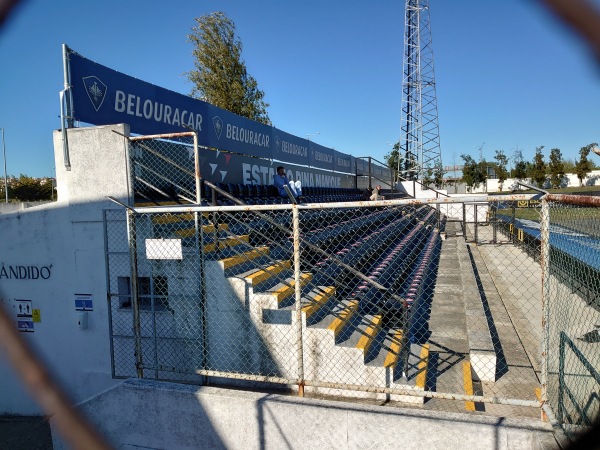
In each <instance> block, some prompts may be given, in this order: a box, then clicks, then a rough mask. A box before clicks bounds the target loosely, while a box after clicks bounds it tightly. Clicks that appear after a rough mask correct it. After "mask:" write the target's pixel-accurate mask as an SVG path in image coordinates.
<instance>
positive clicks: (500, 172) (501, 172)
mask: <svg viewBox="0 0 600 450" xmlns="http://www.w3.org/2000/svg"><path fill="white" fill-rule="evenodd" d="M494 159H495V160H496V176H497V177H498V184H499V186H498V187H499V188H500V190H502V185H503V184H504V182H505V181H506V179H507V178H508V175H509V174H508V170H507V169H506V165H507V164H508V157H507V156H506V155H505V154H504V150H496V155H495V156H494Z"/></svg>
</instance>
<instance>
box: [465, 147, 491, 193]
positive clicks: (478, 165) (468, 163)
mask: <svg viewBox="0 0 600 450" xmlns="http://www.w3.org/2000/svg"><path fill="white" fill-rule="evenodd" d="M460 157H461V158H462V159H463V161H464V164H463V176H462V180H463V182H464V183H465V184H466V185H467V187H468V188H469V190H472V189H475V188H477V187H479V185H480V184H482V183H485V180H487V170H486V166H487V163H486V161H485V159H484V160H482V161H480V162H477V161H475V160H474V159H473V157H472V156H471V155H460Z"/></svg>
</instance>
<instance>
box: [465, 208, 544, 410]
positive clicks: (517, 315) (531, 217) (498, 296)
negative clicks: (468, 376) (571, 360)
mask: <svg viewBox="0 0 600 450" xmlns="http://www.w3.org/2000/svg"><path fill="white" fill-rule="evenodd" d="M465 216H466V240H467V243H468V245H467V252H468V260H469V261H470V264H466V265H465V266H470V267H468V270H469V272H470V273H472V276H473V279H474V284H473V283H472V282H471V283H469V282H468V280H465V281H464V282H465V283H466V284H465V305H466V308H467V314H466V327H467V333H468V334H467V336H468V344H469V347H470V358H469V359H470V360H469V364H470V368H471V370H472V376H473V387H474V389H475V391H478V392H480V393H481V394H482V395H484V396H500V397H506V398H515V399H523V400H528V401H531V402H535V401H536V400H540V399H541V380H542V375H541V372H542V359H541V358H542V354H541V345H542V340H543V325H542V284H541V281H542V269H541V265H540V222H541V216H540V202H539V201H538V200H518V201H517V200H508V199H498V200H494V201H491V202H482V203H467V204H466V205H465ZM476 406H478V405H476ZM479 406H480V407H479V408H477V409H482V410H483V409H485V410H486V411H488V412H491V413H504V411H505V408H504V407H502V406H497V405H493V404H486V405H479ZM511 414H517V415H520V414H525V415H528V414H534V415H535V414H537V412H536V411H535V410H534V409H531V408H530V409H525V410H515V409H514V408H513V410H512V411H511Z"/></svg>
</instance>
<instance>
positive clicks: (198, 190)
mask: <svg viewBox="0 0 600 450" xmlns="http://www.w3.org/2000/svg"><path fill="white" fill-rule="evenodd" d="M194 169H195V170H194V174H195V179H196V204H198V205H199V204H201V203H202V189H201V186H200V182H201V179H202V174H201V173H200V154H199V152H198V133H196V132H194Z"/></svg>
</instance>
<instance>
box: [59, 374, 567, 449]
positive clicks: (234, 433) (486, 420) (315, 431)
mask: <svg viewBox="0 0 600 450" xmlns="http://www.w3.org/2000/svg"><path fill="white" fill-rule="evenodd" d="M79 409H80V410H81V411H82V412H83V413H84V414H85V415H86V416H87V417H88V418H89V420H90V421H92V423H93V424H94V425H95V426H96V427H97V429H98V430H99V431H100V432H101V433H102V434H103V435H104V436H105V437H106V438H107V440H108V441H109V442H110V443H111V444H112V445H113V446H114V448H116V449H134V448H135V449H140V448H141V449H151V448H152V449H156V448H168V449H170V450H177V449H199V448H227V449H244V450H249V449H261V450H264V449H280V448H302V449H313V448H314V449H371V448H373V449H375V448H377V449H384V448H402V449H419V450H420V449H444V450H446V449H451V448H477V449H494V450H502V449H511V450H516V449H540V448H548V449H549V448H555V445H556V444H555V441H554V438H553V436H552V431H551V428H550V426H549V425H548V424H544V423H542V422H539V421H537V420H531V419H507V418H495V417H489V416H481V415H467V414H458V413H440V412H430V411H421V410H417V409H405V408H396V407H383V406H369V405H357V404H350V403H341V402H336V401H325V400H316V399H309V398H298V397H294V396H283V395H274V394H265V393H259V392H242V391H235V390H226V389H219V388H212V387H200V388H198V387H194V386H183V385H176V384H168V383H159V382H153V381H147V380H134V379H132V380H128V381H125V382H123V383H122V384H120V385H119V386H117V387H115V388H113V389H110V390H108V391H106V392H104V393H102V394H100V395H98V396H96V397H95V398H92V399H90V400H89V401H87V402H85V403H84V404H82V405H80V406H79ZM52 435H53V441H54V448H55V449H57V450H58V449H66V448H67V447H66V446H65V445H64V443H63V442H62V440H61V439H60V436H59V435H58V433H57V431H56V430H55V429H53V432H52Z"/></svg>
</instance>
